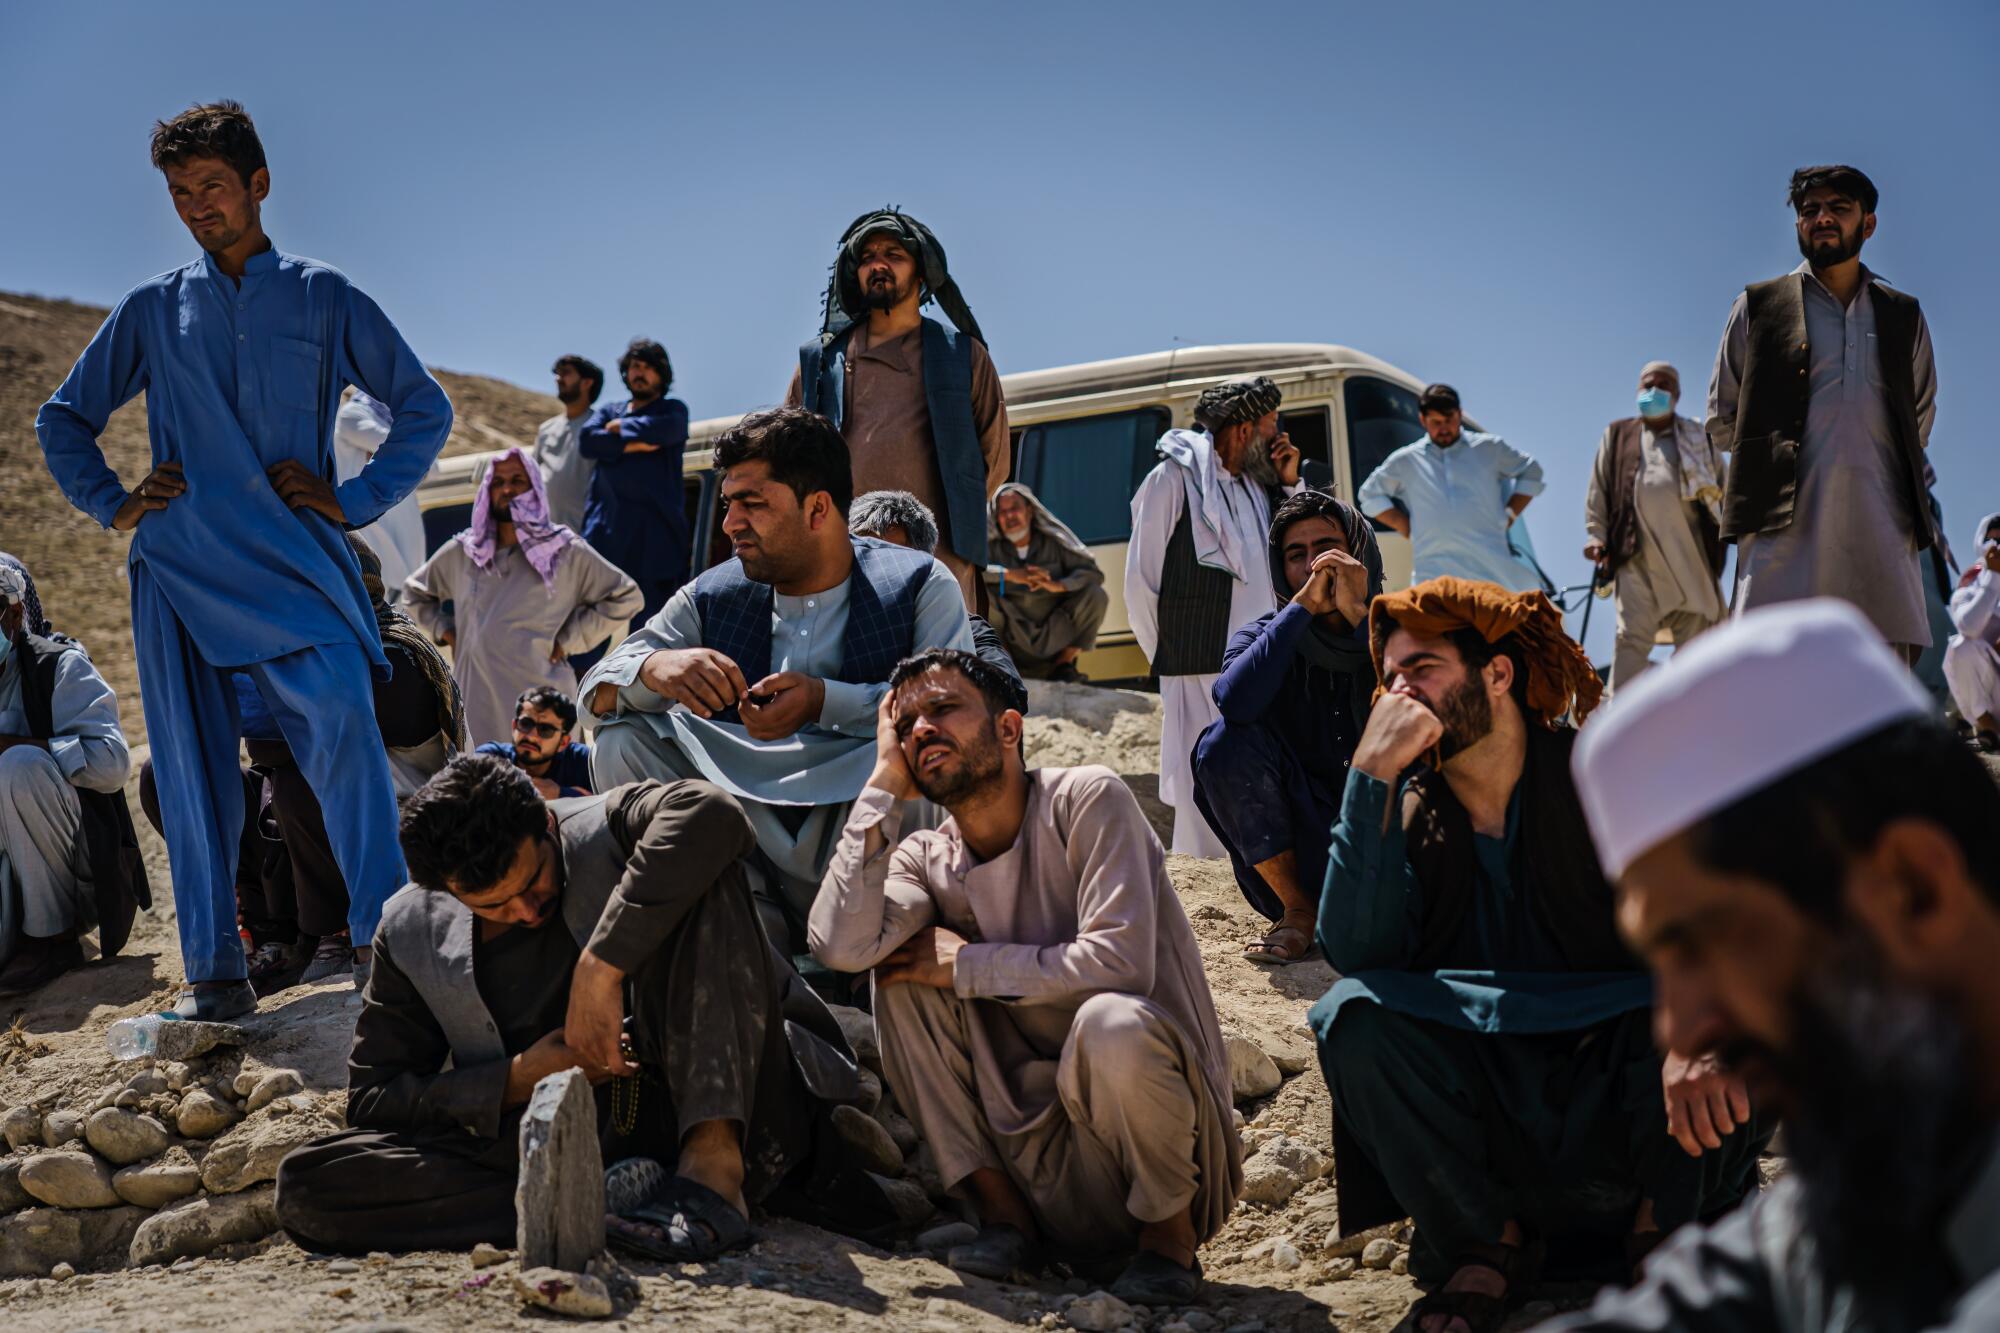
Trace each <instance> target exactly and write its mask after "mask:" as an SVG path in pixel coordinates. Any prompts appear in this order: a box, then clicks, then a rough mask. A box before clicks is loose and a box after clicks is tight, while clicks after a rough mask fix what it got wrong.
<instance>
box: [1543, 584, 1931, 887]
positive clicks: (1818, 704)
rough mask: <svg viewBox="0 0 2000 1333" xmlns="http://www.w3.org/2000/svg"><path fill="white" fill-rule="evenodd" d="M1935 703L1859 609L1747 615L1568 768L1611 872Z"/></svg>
mask: <svg viewBox="0 0 2000 1333" xmlns="http://www.w3.org/2000/svg"><path fill="white" fill-rule="evenodd" d="M1935 710H1936V705H1935V704H1934V703H1933V702H1932V700H1931V697H1930V695H1929V694H1927V693H1926V692H1925V691H1924V688H1923V687H1922V686H1921V685H1919V684H1918V683H1917V679H1916V677H1915V676H1913V675H1911V674H1910V669H1909V668H1908V667H1906V666H1904V665H1903V663H1902V661H1901V660H1900V659H1898V658H1897V656H1896V655H1895V654H1894V653H1893V652H1891V651H1890V650H1889V646H1888V645H1887V644H1886V643H1884V642H1883V641H1882V636H1881V635H1880V634H1879V633H1877V632H1876V630H1875V628H1874V626H1873V625H1871V624H1869V622H1868V620H1867V619H1866V618H1865V617H1864V616H1863V615H1862V614H1861V613H1860V612H1859V611H1857V610H1855V609H1854V607H1852V606H1850V605H1849V604H1848V603H1846V602H1839V601H1834V600H1833V599H1831V598H1815V599H1813V600H1811V601H1803V602H1785V603H1782V604H1780V605H1777V606H1771V607H1766V608H1764V609H1762V610H1757V611H1751V612H1747V613H1746V614H1744V615H1742V616H1740V617H1738V618H1737V619H1736V620H1733V621H1731V622H1729V623H1727V624H1725V625H1721V626H1718V627H1717V628H1715V629H1713V630H1710V631H1709V632H1708V633H1706V634H1703V635H1702V636H1701V637H1700V638H1698V639H1696V640H1695V641H1694V642H1692V643H1690V644H1689V645H1688V646H1687V647H1685V648H1682V649H1680V650H1679V651H1677V652H1676V653H1675V654H1674V655H1673V657H1672V659H1671V660H1669V661H1668V662H1666V663H1665V664H1664V665H1662V666H1657V667H1654V668H1653V669H1652V670H1651V671H1648V672H1647V673H1646V674H1645V675H1643V676H1641V677H1639V678H1638V679H1637V680H1635V681H1633V682H1632V683H1631V684H1630V685H1629V686H1626V687H1624V688H1622V689H1620V690H1619V691H1618V692H1617V694H1616V695H1614V696H1613V697H1612V700H1611V702H1610V703H1609V704H1606V705H1605V706H1604V707H1602V708H1600V709H1598V710H1597V712H1596V713H1595V714H1594V715H1593V716H1592V717H1591V719H1590V721H1589V722H1588V723H1587V724H1586V725H1585V726H1584V728H1583V730H1582V732H1581V733H1580V734H1579V735H1578V736H1577V741H1576V751H1575V754H1574V756H1573V757H1572V759H1571V762H1570V766H1571V770H1572V772H1573V773H1574V774H1575V777H1576V790H1577V795H1578V797H1579V798H1580V799H1581V800H1582V802H1583V813H1584V816H1585V818H1586V819H1588V820H1589V822H1590V834H1591V838H1592V840H1593V841H1594V842H1596V844H1597V856H1598V859H1599V860H1600V861H1602V862H1603V863H1604V873H1605V876H1606V877H1607V878H1609V879H1611V880H1614V881H1615V880H1617V878H1618V877H1619V876H1620V875H1623V874H1624V873H1625V869H1626V867H1628V866H1630V865H1631V864H1632V862H1633V861H1635V860H1637V859H1638V858H1639V857H1640V856H1641V855H1643V854H1644V853H1646V852H1648V851H1650V850H1652V849H1653V848H1654V847H1657V846H1659V845H1660V844H1661V843H1662V842H1665V841H1666V840H1667V839H1668V838H1671V837H1672V836H1673V835H1674V834H1676V833H1679V832H1681V831H1682V830H1684V829H1687V828H1691V827H1693V826H1694V825H1695V824H1696V823H1697V822H1699V821H1700V820H1702V819H1705V818H1706V817H1708V816H1709V815H1712V814H1714V813H1715V812H1716V811H1718V810H1721V809H1723V808H1724V807H1725V806H1728V805H1731V804H1733V803H1734V802H1735V801H1737V800H1739V799H1741V798H1742V797H1745V796H1748V795H1749V794H1750V793H1752V792H1754V791H1758V790H1760V789H1761V788H1764V787H1767V786H1769V785H1770V784H1771V783H1773V782H1775V781H1776V780H1777V779H1779V778H1781V777H1784V776H1785V775H1786V774H1787V773H1791V772H1793V771H1795V770H1797V769H1800V768H1803V767H1805V766H1806V765H1807V764H1809V763H1811V762H1812V761H1813V760H1815V759H1818V758H1820V757H1822V756H1824V755H1827V754H1830V753H1832V752H1833V751H1835V750H1837V749H1839V748H1840V747H1842V746H1843V745H1846V744H1848V743H1849V742H1850V741H1856V740H1859V739H1860V738H1861V737H1863V736H1865V735H1867V734H1868V733H1869V732H1871V731H1876V730H1879V729H1880V728H1882V727H1885V726H1887V725H1888V724H1889V723H1891V722H1894V721H1895V720H1896V719H1897V718H1908V717H1923V716H1927V715H1929V714H1931V713H1933V712H1934V711H1935Z"/></svg>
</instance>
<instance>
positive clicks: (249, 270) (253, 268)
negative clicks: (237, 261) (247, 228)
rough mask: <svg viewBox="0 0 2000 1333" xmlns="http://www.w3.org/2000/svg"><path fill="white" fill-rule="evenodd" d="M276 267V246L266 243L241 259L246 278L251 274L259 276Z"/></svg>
mask: <svg viewBox="0 0 2000 1333" xmlns="http://www.w3.org/2000/svg"><path fill="white" fill-rule="evenodd" d="M277 267H278V247H277V246H275V245H267V246H265V247H264V248H263V249H262V250H259V251H258V252H257V253H256V254H254V255H251V256H250V257H249V258H248V259H246V260H244V261H243V276H244V277H246V278H247V277H250V276H251V275H252V274H256V275H258V276H260V277H261V276H262V275H263V274H266V273H269V272H271V271H272V270H274V269H276V268H277Z"/></svg>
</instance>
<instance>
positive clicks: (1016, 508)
mask: <svg viewBox="0 0 2000 1333" xmlns="http://www.w3.org/2000/svg"><path fill="white" fill-rule="evenodd" d="M983 577H984V578H985V580H986V594H987V605H988V608H989V609H990V610H991V611H992V612H993V619H994V620H995V621H996V622H997V623H998V624H999V626H1000V633H1001V634H1002V636H1003V637H1004V638H1005V640H1006V643H1007V650H1008V651H1009V652H1011V653H1012V654H1013V655H1014V657H1015V659H1016V660H1017V661H1019V662H1020V663H1021V669H1022V670H1023V671H1024V672H1026V673H1027V674H1028V675H1030V676H1034V677H1037V678H1046V679H1052V680H1081V679H1082V676H1081V675H1080V674H1079V673H1078V672H1077V669H1076V659H1077V658H1078V657H1080V656H1082V655H1083V654H1084V653H1087V652H1089V651H1090V650H1091V648H1092V647H1093V646H1095V645H1096V643H1097V628H1098V626H1100V625H1102V624H1103V623H1104V613H1105V612H1106V611H1108V610H1109V609H1110V608H1111V594H1110V593H1107V592H1106V591H1104V571H1103V570H1102V569H1101V568H1099V567H1098V564H1097V557H1095V556H1093V555H1092V554H1091V553H1090V548H1089V547H1087V546H1085V545H1084V544H1083V541H1082V539H1081V538H1079V537H1078V536H1077V535H1076V534H1075V533H1074V532H1072V531H1070V527H1069V525H1068V524H1067V523H1065V522H1063V521H1062V520H1061V519H1059V518H1057V517H1056V516H1055V515H1054V514H1052V513H1050V512H1049V510H1048V506H1046V505H1044V504H1043V503H1042V502H1041V501H1040V500H1039V499H1037V498H1036V496H1035V493H1034V492H1033V491H1031V490H1029V489H1028V488H1027V487H1026V486H1024V485H1022V484H1021V483H1020V482H1018V481H1010V482H1008V483H1007V484H1006V485H1005V486H1002V487H1001V488H1000V489H999V490H997V491H995V492H994V493H993V505H992V509H991V512H990V517H989V519H988V527H987V529H986V568H985V570H984V571H983Z"/></svg>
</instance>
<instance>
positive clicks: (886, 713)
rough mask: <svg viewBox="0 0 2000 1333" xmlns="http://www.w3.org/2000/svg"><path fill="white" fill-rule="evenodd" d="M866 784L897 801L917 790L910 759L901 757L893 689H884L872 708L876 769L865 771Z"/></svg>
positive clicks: (901, 743)
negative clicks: (884, 792) (880, 700)
mask: <svg viewBox="0 0 2000 1333" xmlns="http://www.w3.org/2000/svg"><path fill="white" fill-rule="evenodd" d="M868 785H869V786H871V787H873V788H875V789H876V790H877V791H886V792H888V793H889V794H890V795H891V796H893V797H895V798H896V799H897V800H899V801H907V800H909V799H910V798H911V797H912V796H915V795H916V794H917V780H916V777H915V776H914V775H913V774H912V773H911V772H910V763H909V761H908V760H907V759H905V758H903V742H902V739H901V738H900V737H898V736H897V735H896V692H895V691H894V690H885V691H884V692H883V694H882V702H881V703H880V704H879V705H878V706H877V707H876V709H875V771H874V772H873V773H870V774H869V775H868Z"/></svg>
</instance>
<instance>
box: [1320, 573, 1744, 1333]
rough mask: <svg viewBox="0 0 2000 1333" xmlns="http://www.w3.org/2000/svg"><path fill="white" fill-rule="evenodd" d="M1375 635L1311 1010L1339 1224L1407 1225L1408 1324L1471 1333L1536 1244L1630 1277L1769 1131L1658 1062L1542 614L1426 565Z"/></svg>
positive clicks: (1586, 667)
mask: <svg viewBox="0 0 2000 1333" xmlns="http://www.w3.org/2000/svg"><path fill="white" fill-rule="evenodd" d="M1369 643H1370V649H1371V651H1372V653H1373V655H1374V659H1375V661H1376V662H1377V663H1378V665H1379V668H1380V671H1381V679H1382V683H1383V685H1384V686H1386V687H1387V690H1388V692H1387V693H1386V694H1384V695H1383V696H1382V697H1381V698H1380V699H1378V700H1376V701H1375V706H1374V711H1373V712H1372V713H1371V714H1370V715H1369V718H1368V725H1367V727H1366V728H1365V729H1364V730H1363V732H1362V735H1361V744H1360V747H1359V748H1358V749H1357V750H1356V752H1355V756H1354V768H1353V770H1352V772H1351V773H1350V774H1349V775H1348V780H1347V789H1346V794H1345V796H1344V797H1343V799H1342V802H1341V811H1340V822H1339V824H1338V825H1336V826H1335V828H1334V834H1333V847H1332V850H1331V852H1330V854H1329V865H1328V868H1327V879H1326V891H1325V893H1324V894H1323V895H1322V897H1321V899H1320V911H1319V941H1320V946H1321V947H1322V948H1323V949H1325V951H1326V957H1327V961H1328V962H1329V963H1331V964H1332V965H1333V967H1334V968H1335V970H1337V971H1338V972H1339V973H1340V974H1341V980H1340V981H1338V982H1336V983H1335V985H1334V987H1333V989H1332V990H1331V991H1329V992H1328V993H1327V995H1326V996H1325V998H1323V999H1322V1000H1320V1002H1319V1003H1318V1004H1317V1005H1315V1006H1314V1007H1313V1010H1312V1015H1311V1022H1312V1025H1313V1029H1314V1031H1315V1032H1316V1033H1317V1034H1318V1036H1319V1041H1320V1063H1321V1066H1322V1068H1323V1069H1324V1070H1325V1073H1326V1079H1327V1083H1328V1085H1329V1086H1330V1088H1331V1090H1332V1092H1333V1103H1334V1126H1335V1140H1334V1160H1335V1164H1336V1168H1337V1179H1336V1184H1337V1185H1338V1187H1339V1191H1340V1200H1339V1202H1340V1224H1341V1228H1342V1230H1343V1231H1344V1232H1345V1233H1347V1234H1352V1233H1353V1232H1355V1231H1358V1230H1361V1229H1363V1228H1365V1227H1369V1226H1372V1225H1375V1224H1378V1223H1381V1222H1384V1221H1391V1220H1394V1219H1396V1218H1400V1217H1403V1216H1405V1215H1408V1216H1409V1217H1411V1218H1414V1219H1415V1221H1416V1224H1417V1238H1416V1242H1415V1243H1414V1244H1413V1245H1412V1247H1411V1250H1410V1269H1411V1272H1412V1273H1414V1274H1416V1275H1417V1276H1418V1277H1419V1278H1421V1279H1423V1280H1426V1281H1429V1282H1435V1283H1440V1284H1442V1285H1441V1286H1440V1287H1439V1289H1438V1290H1436V1291H1434V1292H1433V1293H1432V1294H1431V1295H1429V1296H1426V1297H1425V1298H1424V1299H1423V1300H1422V1301H1420V1302H1419V1303H1418V1304H1417V1306H1416V1307H1415V1308H1414V1309H1413V1310H1412V1311H1411V1318H1410V1319H1409V1320H1408V1321H1407V1323H1406V1325H1405V1326H1406V1327H1410V1328H1413V1329H1416V1330H1418V1333H1481V1331H1482V1330H1486V1329H1493V1328H1497V1327H1499V1325H1500V1323H1501V1321H1502V1319H1503V1318H1504V1317H1505V1314H1506V1312H1507V1310H1508V1309H1509V1308H1510V1306H1511V1305H1513V1304H1516V1303H1518V1302H1519V1301H1520V1300H1521V1299H1523V1297H1524V1293H1525V1291H1526V1290H1527V1288H1528V1287H1529V1286H1531V1285H1532V1284H1533V1282H1534V1280H1535V1276H1536V1270H1537V1267H1538V1265H1539V1263H1540V1260H1541V1258H1542V1256H1543V1254H1544V1253H1545V1246H1546V1244H1547V1243H1548V1242H1549V1241H1551V1240H1558V1239H1559V1244H1560V1247H1561V1248H1563V1249H1565V1250H1567V1251H1568V1252H1569V1253H1571V1254H1575V1255H1577V1256H1578V1257H1579V1258H1582V1257H1583V1255H1584V1254H1586V1253H1588V1251H1589V1250H1590V1249H1591V1248H1592V1242H1596V1248H1599V1249H1600V1250H1608V1251H1609V1252H1610V1253H1611V1254H1612V1255H1614V1256H1617V1261H1618V1266H1619V1268H1620V1270H1621V1271H1623V1269H1624V1268H1625V1267H1626V1266H1629V1265H1636V1264H1637V1262H1638V1261H1639V1260H1640V1259H1641V1258H1643V1257H1644V1255H1645V1253H1646V1252H1647V1251H1648V1250H1649V1249H1650V1248H1651V1247H1652V1246H1654V1245H1657V1244H1658V1243H1659V1241H1660V1240H1661V1239H1662V1237H1664V1236H1665V1235H1666V1233H1668V1232H1670V1231H1672V1230H1673V1229H1674V1228H1676V1227H1678V1226H1680V1225H1681V1224H1683V1223H1685V1222H1691V1221H1694V1220H1695V1219H1697V1218H1704V1217H1707V1216H1709V1215H1711V1214H1714V1213H1717V1212H1720V1211H1722V1210H1724V1209H1727V1208H1729V1207H1731V1206H1733V1205H1734V1204H1735V1203H1736V1202H1737V1201H1738V1200H1739V1199H1740V1198H1741V1197H1742V1196H1743V1194H1744V1192H1745V1191H1746V1190H1747V1189H1748V1188H1749V1187H1750V1186H1751V1184H1753V1183H1754V1181H1755V1178H1756V1177H1755V1169H1756V1162H1757V1153H1758V1149H1759V1148H1760V1146H1761V1145H1762V1143H1763V1141H1764V1139H1765V1138H1766V1137H1767V1131H1760V1130H1759V1129H1758V1128H1757V1127H1756V1125H1757V1121H1756V1120H1755V1119H1754V1118H1753V1117H1752V1115H1751V1112H1750V1107H1749V1103H1748V1099H1747V1097H1746V1095H1745V1093H1744V1090H1743V1087H1742V1085H1741V1084H1740V1083H1739V1082H1737V1081H1735V1080H1733V1079H1729V1078H1726V1077H1725V1076H1724V1075H1722V1074H1721V1073H1720V1072H1719V1071H1718V1068H1717V1066H1716V1065H1715V1063H1714V1061H1713V1060H1709V1059H1702V1060H1687V1059H1683V1058H1681V1057H1678V1056H1671V1055H1670V1056H1668V1057H1667V1059H1666V1060H1665V1062H1664V1064H1663V1063H1662V1061H1661V1059H1660V1057H1659V1056H1658V1055H1657V1054H1656V1053H1655V1052H1654V1048H1653V1043H1652V1034H1651V1007H1652V999H1653V992H1652V985H1651V980H1650V978H1649V977H1648V976H1647V975H1646V973H1645V972H1644V970H1643V969H1642V968H1641V966H1640V965H1639V963H1638V961H1637V960H1636V959H1635V958H1634V957H1633V956H1632V954H1631V953H1630V952H1628V951H1627V949H1626V947H1625V945H1624V944H1623V943H1622V942H1621V941H1620V939H1619V936H1618V932H1617V926H1616V923H1615V921H1614V919H1613V898H1612V892H1611V888H1610V886H1609V885H1608V884H1607V883H1606V882H1605V879H1604V875H1603V872H1602V871H1601V870H1600V868H1599V866H1598V863H1597V858H1596V857H1595V856H1594V855H1593V853H1592V849H1591V843H1590V836H1589V830H1588V829H1587V828H1586V827H1585V824H1584V818H1583V812H1582V808H1581V806H1580V805H1579V803H1578V800H1577V793H1576V788H1575V785H1574V784H1573V782H1572V781H1571V778H1570V763H1569V756H1570V747H1571V743H1572V741H1573V739H1574V736H1575V733H1574V732H1573V731H1571V730H1570V729H1569V727H1567V726H1566V725H1564V724H1563V719H1564V717H1565V715H1568V716H1570V717H1572V718H1579V719H1580V718H1581V717H1583V716H1584V715H1585V714H1587V713H1588V712H1589V711H1590V710H1591V708H1592V707H1594V706H1595V705H1596V703H1597V701H1598V699H1599V697H1600V692H1601V691H1600V687H1599V685H1598V681H1597V677H1596V674H1595V673H1594V672H1593V671H1592V670H1591V667H1590V662H1589V660H1588V659H1587V658H1586V657H1585V656H1584V655H1583V651H1582V650H1581V649H1580V648H1578V647H1577V645H1576V644H1575V643H1574V642H1573V641H1572V640H1571V639H1569V637H1568V636H1567V635H1565V634H1564V633H1563V627H1562V618H1561V615H1560V613H1559V612H1558V611H1557V610H1556V608H1555V607H1554V606H1553V605H1552V604H1551V603H1550V602H1549V601H1548V599H1547V598H1546V597H1544V596H1543V595H1542V594H1541V593H1539V592H1529V593H1514V592H1509V591H1507V590H1505V589H1503V588H1501V587H1500V586H1499V585H1497V584H1492V583H1482V582H1474V581H1471V580H1466V579H1457V578H1449V577H1447V578H1437V579H1431V580H1429V581H1428V582H1425V583H1420V584H1418V585H1417V586H1415V587H1414V588H1410V589H1407V590H1405V591H1403V592H1397V593H1389V594H1386V595H1384V596H1382V597H1378V598H1376V599H1375V602H1374V604H1373V605H1372V606H1371V607H1370V609H1369ZM1695 721H1696V722H1698V721H1699V719H1695ZM1419 761H1422V764H1421V766H1419ZM1413 768H1414V772H1412V769H1413ZM1663 1091H1664V1096H1662V1093H1663Z"/></svg>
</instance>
